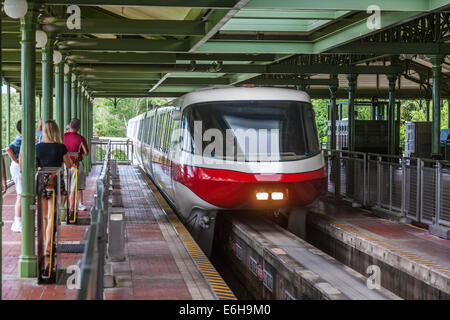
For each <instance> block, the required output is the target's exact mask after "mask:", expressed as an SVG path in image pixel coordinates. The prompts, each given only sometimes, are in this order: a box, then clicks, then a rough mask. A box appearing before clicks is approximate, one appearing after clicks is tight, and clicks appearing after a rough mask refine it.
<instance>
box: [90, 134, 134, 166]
mask: <svg viewBox="0 0 450 320" xmlns="http://www.w3.org/2000/svg"><path fill="white" fill-rule="evenodd" d="M109 143H111V151H110V152H111V158H112V159H115V160H116V161H117V163H118V164H131V162H132V159H133V143H132V141H131V139H128V138H105V137H94V138H92V140H91V148H92V152H91V160H92V164H93V165H95V164H101V163H102V162H103V159H104V158H105V154H106V147H107V145H108V144H109Z"/></svg>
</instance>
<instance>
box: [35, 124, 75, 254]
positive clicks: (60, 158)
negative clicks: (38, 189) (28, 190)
mask: <svg viewBox="0 0 450 320" xmlns="http://www.w3.org/2000/svg"><path fill="white" fill-rule="evenodd" d="M42 138H43V139H42V142H41V143H39V144H38V145H36V165H37V166H38V167H40V168H45V167H56V168H60V167H61V166H62V164H63V162H64V164H65V165H66V166H67V167H68V168H70V167H71V166H72V160H71V159H70V156H69V152H68V151H67V148H66V146H65V145H64V144H63V143H62V141H61V132H60V130H59V127H58V125H57V124H56V122H55V121H54V120H48V121H46V122H45V124H44V130H43V134H42ZM55 184H56V177H55V176H54V175H53V176H52V174H46V175H45V176H44V186H43V188H44V189H45V188H48V187H53V190H57V188H56V186H55ZM60 184H61V202H64V200H63V198H64V196H66V195H67V192H66V188H65V183H64V179H62V178H61V179H60ZM42 212H43V228H44V230H45V236H44V243H45V255H46V256H48V255H49V254H50V238H51V232H52V226H51V223H49V221H51V220H52V214H53V194H52V191H51V192H48V191H45V192H44V194H43V199H42Z"/></svg>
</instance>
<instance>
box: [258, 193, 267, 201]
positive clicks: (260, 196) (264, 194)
mask: <svg viewBox="0 0 450 320" xmlns="http://www.w3.org/2000/svg"><path fill="white" fill-rule="evenodd" d="M256 199H258V200H267V199H269V194H268V193H267V192H257V193H256Z"/></svg>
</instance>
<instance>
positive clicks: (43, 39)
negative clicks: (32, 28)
mask: <svg viewBox="0 0 450 320" xmlns="http://www.w3.org/2000/svg"><path fill="white" fill-rule="evenodd" d="M47 40H48V38H47V34H46V33H45V32H44V31H42V30H36V47H37V48H43V47H45V45H46V44H47Z"/></svg>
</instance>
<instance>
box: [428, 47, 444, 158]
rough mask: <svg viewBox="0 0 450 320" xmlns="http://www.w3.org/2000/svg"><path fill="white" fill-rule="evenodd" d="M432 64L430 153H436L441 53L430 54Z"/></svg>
mask: <svg viewBox="0 0 450 320" xmlns="http://www.w3.org/2000/svg"><path fill="white" fill-rule="evenodd" d="M430 60H431V63H432V64H433V131H432V144H431V153H432V154H434V155H438V154H440V153H441V152H440V151H441V146H440V134H441V68H442V62H443V61H444V57H443V56H442V55H431V56H430Z"/></svg>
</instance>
